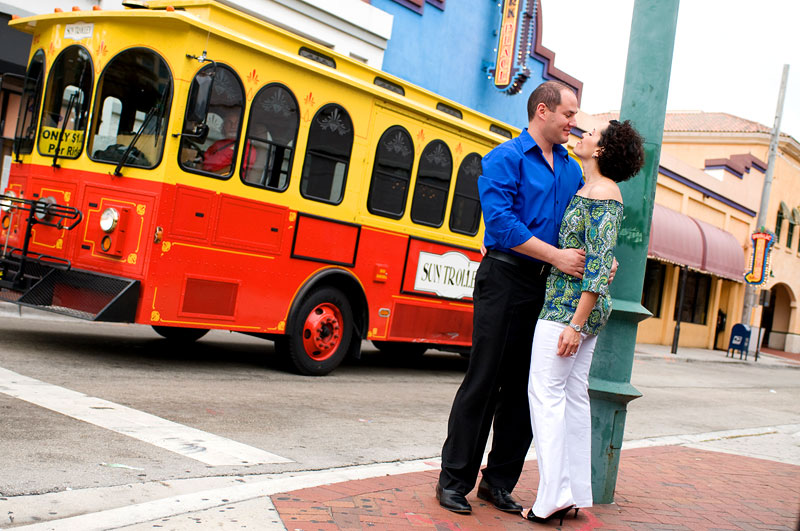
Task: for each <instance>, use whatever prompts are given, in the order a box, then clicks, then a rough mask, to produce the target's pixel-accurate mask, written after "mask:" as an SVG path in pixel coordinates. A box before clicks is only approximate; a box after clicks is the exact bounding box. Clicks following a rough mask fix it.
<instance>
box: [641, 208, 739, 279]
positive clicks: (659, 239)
mask: <svg viewBox="0 0 800 531" xmlns="http://www.w3.org/2000/svg"><path fill="white" fill-rule="evenodd" d="M647 256H648V257H650V258H655V259H657V260H662V261H665V262H671V263H674V264H679V265H686V266H688V267H690V268H692V269H697V270H699V271H704V272H706V273H711V274H713V275H717V276H719V277H722V278H727V279H729V280H735V281H737V282H742V281H743V275H744V269H745V261H744V251H743V250H742V246H741V244H740V243H739V242H738V241H737V240H736V237H735V236H734V235H733V234H731V233H730V232H727V231H724V230H722V229H718V228H717V227H715V226H713V225H710V224H708V223H705V222H704V221H699V220H696V219H694V218H692V217H689V216H686V215H684V214H681V213H680V212H676V211H674V210H672V209H670V208H667V207H664V206H661V205H654V206H653V224H652V226H651V228H650V244H649V246H648V251H647Z"/></svg>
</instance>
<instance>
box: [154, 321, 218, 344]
mask: <svg viewBox="0 0 800 531" xmlns="http://www.w3.org/2000/svg"><path fill="white" fill-rule="evenodd" d="M153 330H155V332H156V333H157V334H158V335H160V336H161V337H164V338H166V339H169V340H170V341H175V342H180V343H192V342H194V341H197V340H198V339H200V338H201V337H203V336H204V335H206V334H207V333H208V330H207V329H205V328H179V327H177V326H156V325H153Z"/></svg>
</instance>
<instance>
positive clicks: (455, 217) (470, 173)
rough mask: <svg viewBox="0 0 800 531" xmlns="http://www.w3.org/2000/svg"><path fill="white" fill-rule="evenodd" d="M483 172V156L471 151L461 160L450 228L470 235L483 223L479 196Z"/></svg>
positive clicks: (476, 231)
mask: <svg viewBox="0 0 800 531" xmlns="http://www.w3.org/2000/svg"><path fill="white" fill-rule="evenodd" d="M480 174H481V156H480V155H478V154H477V153H470V154H469V155H467V156H466V157H464V160H463V161H462V162H461V166H459V168H458V175H457V177H456V190H455V193H454V195H453V208H452V209H451V210H450V230H451V231H453V232H460V233H461V234H467V235H469V236H475V235H476V234H477V233H478V226H479V225H480V223H481V203H480V199H479V198H478V177H479V176H480Z"/></svg>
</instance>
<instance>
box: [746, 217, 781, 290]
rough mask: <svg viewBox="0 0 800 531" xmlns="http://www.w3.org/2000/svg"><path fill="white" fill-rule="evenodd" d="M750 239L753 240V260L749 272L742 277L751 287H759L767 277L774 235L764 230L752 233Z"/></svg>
mask: <svg viewBox="0 0 800 531" xmlns="http://www.w3.org/2000/svg"><path fill="white" fill-rule="evenodd" d="M750 238H751V239H752V240H753V259H752V261H751V263H750V270H749V271H748V272H747V273H745V275H744V280H745V282H747V283H748V284H750V285H752V286H760V285H762V284H764V282H766V280H767V278H768V277H769V265H770V264H769V259H770V251H771V250H772V243H773V241H775V235H774V234H772V233H771V232H769V231H766V230H765V231H763V232H754V233H753V235H752V236H751V237H750Z"/></svg>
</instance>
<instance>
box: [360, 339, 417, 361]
mask: <svg viewBox="0 0 800 531" xmlns="http://www.w3.org/2000/svg"><path fill="white" fill-rule="evenodd" d="M372 344H373V345H375V348H377V349H378V350H380V351H381V353H383V354H386V355H387V356H393V357H397V358H400V357H404V358H420V357H422V355H423V354H425V352H427V351H428V345H424V344H422V343H405V342H401V341H375V340H374V339H373V340H372Z"/></svg>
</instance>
